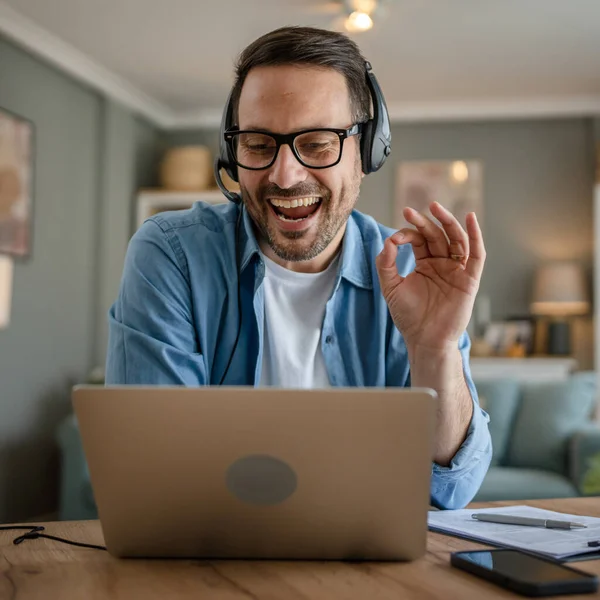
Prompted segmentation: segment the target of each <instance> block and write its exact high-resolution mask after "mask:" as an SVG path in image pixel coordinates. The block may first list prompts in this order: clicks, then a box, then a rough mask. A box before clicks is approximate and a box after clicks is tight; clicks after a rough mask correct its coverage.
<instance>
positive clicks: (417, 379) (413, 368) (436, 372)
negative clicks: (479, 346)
mask: <svg viewBox="0 0 600 600" xmlns="http://www.w3.org/2000/svg"><path fill="white" fill-rule="evenodd" d="M407 350H408V361H409V363H410V372H411V385H412V386H413V387H430V388H433V389H435V390H436V391H437V392H438V393H440V392H442V391H449V389H451V388H454V387H455V386H456V385H460V384H461V383H464V371H463V362H462V355H461V353H460V350H459V349H458V345H457V344H453V345H451V346H450V345H449V346H447V347H443V346H439V347H436V348H431V347H424V346H413V347H412V348H411V347H408V348H407Z"/></svg>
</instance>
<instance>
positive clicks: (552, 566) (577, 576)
mask: <svg viewBox="0 0 600 600" xmlns="http://www.w3.org/2000/svg"><path fill="white" fill-rule="evenodd" d="M450 564H451V565H452V566H453V567H456V568H458V569H463V570H464V571H468V572H469V573H473V574H474V575H477V576H479V577H483V579H487V580H488V581H491V582H493V583H495V584H497V585H499V586H501V587H504V588H506V589H509V590H511V591H513V592H517V593H518V594H522V595H523V596H558V595H560V594H587V593H593V592H595V591H596V590H597V589H598V579H597V577H596V576H595V575H590V574H589V573H584V572H583V571H578V570H577V569H572V568H571V567H565V566H564V565H561V564H559V563H556V562H552V561H551V560H550V559H545V558H541V557H539V556H534V555H532V554H527V553H526V552H520V551H519V550H505V549H498V550H474V551H473V552H453V553H452V554H451V555H450Z"/></svg>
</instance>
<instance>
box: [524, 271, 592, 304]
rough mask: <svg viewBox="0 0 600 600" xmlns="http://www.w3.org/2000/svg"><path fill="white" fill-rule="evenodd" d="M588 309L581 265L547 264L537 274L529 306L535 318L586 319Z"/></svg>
mask: <svg viewBox="0 0 600 600" xmlns="http://www.w3.org/2000/svg"><path fill="white" fill-rule="evenodd" d="M589 309H590V303H589V298H588V293H587V286H586V282H585V275H584V272H583V268H582V267H581V265H579V264H578V263H573V262H559V263H550V264H547V265H543V266H541V267H540V268H539V269H538V270H537V272H536V275H535V281H534V286H533V299H532V303H531V312H532V313H533V314H534V315H548V316H574V315H585V314H586V313H587V312H588V311H589Z"/></svg>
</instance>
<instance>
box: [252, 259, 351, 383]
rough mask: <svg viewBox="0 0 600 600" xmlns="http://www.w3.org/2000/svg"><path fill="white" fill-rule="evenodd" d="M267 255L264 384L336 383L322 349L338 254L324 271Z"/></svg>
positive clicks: (262, 381)
mask: <svg viewBox="0 0 600 600" xmlns="http://www.w3.org/2000/svg"><path fill="white" fill-rule="evenodd" d="M262 258H263V260H264V262H265V278H264V281H263V286H264V297H265V319H264V332H263V333H264V335H263V340H264V350H263V359H262V372H261V378H260V385H263V386H276V387H284V388H327V387H331V384H330V382H329V376H328V375H327V371H326V369H325V360H324V358H323V351H322V349H321V327H322V326H323V318H324V317H325V305H326V303H327V300H329V297H330V296H331V293H332V291H333V286H334V284H335V277H336V273H337V265H338V262H339V254H338V255H337V256H336V258H335V259H334V260H333V261H332V262H331V264H330V265H329V266H328V267H327V269H325V270H324V271H321V272H320V273H297V272H295V271H290V270H289V269H286V268H285V267H282V266H281V265H278V264H277V263H276V262H274V261H272V260H271V259H270V258H268V257H266V256H265V255H264V254H263V257H262Z"/></svg>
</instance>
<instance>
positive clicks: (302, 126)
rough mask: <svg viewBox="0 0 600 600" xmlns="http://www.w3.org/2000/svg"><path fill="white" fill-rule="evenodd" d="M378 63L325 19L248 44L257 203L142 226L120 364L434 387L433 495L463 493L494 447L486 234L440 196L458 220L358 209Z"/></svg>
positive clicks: (216, 374) (202, 208)
mask: <svg viewBox="0 0 600 600" xmlns="http://www.w3.org/2000/svg"><path fill="white" fill-rule="evenodd" d="M365 72H366V71H365V60H364V58H363V57H362V56H361V55H360V52H359V50H358V48H357V47H356V45H355V44H354V43H353V42H352V41H350V40H349V39H348V38H346V37H345V36H343V35H341V34H338V33H334V32H329V31H322V30H317V29H312V28H291V27H288V28H283V29H280V30H277V31H273V32H271V33H269V34H266V35H265V36H263V37H262V38H260V39H258V40H256V41H255V42H254V43H253V44H251V45H250V46H249V47H248V48H247V49H246V50H245V51H244V52H243V53H242V55H241V57H240V59H239V63H238V66H237V73H236V74H237V78H236V83H235V86H234V88H233V91H232V96H231V102H232V103H233V119H234V123H235V125H236V127H235V128H233V129H232V130H231V131H230V132H229V142H228V143H230V147H231V150H232V154H233V156H234V160H235V162H236V163H237V167H238V177H239V183H240V188H241V194H242V198H243V205H242V206H243V207H242V208H240V206H238V205H236V204H234V203H229V204H228V205H219V206H208V205H205V204H202V203H199V204H197V205H195V206H194V208H192V209H191V210H189V211H184V212H181V213H170V214H162V215H156V216H154V217H152V218H151V219H150V220H149V221H147V222H146V223H145V224H144V225H143V226H142V228H141V229H140V230H139V231H138V232H137V233H136V235H135V236H134V237H133V239H132V240H131V243H130V247H129V249H128V253H127V258H126V262H125V269H124V274H123V281H122V285H121V290H120V293H119V297H118V299H117V301H116V303H115V304H114V306H113V307H112V309H111V311H110V340H109V349H108V365H107V379H106V380H107V383H108V384H137V385H141V384H144V385H152V384H155V385H165V384H167V385H188V386H198V385H209V384H210V385H218V384H220V383H224V384H227V385H276V386H281V387H325V386H330V385H334V386H410V385H412V386H415V387H417V386H418V387H421V386H424V387H430V388H433V389H435V390H436V391H437V393H438V395H439V413H438V424H437V429H436V441H435V453H434V464H433V467H432V485H431V499H432V503H433V504H435V505H437V506H439V507H443V508H459V507H462V506H464V505H465V504H466V503H468V502H469V501H470V500H471V499H472V497H473V496H474V494H475V493H476V491H477V489H478V488H479V486H480V483H481V481H482V479H483V477H484V475H485V473H486V471H487V468H488V465H489V462H490V458H491V443H490V437H489V432H488V428H487V415H486V414H485V413H484V412H483V411H482V410H481V409H480V408H479V406H478V402H477V396H476V391H475V388H474V386H473V382H472V380H471V377H470V372H469V367H468V355H469V347H470V342H469V339H468V337H467V335H466V333H465V329H466V326H467V324H468V321H469V318H470V315H471V312H472V309H473V303H474V299H475V295H476V292H477V289H478V286H479V280H480V277H481V273H482V269H483V263H484V259H485V251H484V245H483V240H482V234H481V231H480V228H479V226H478V224H477V220H476V218H475V215H474V214H471V215H469V217H468V220H467V224H466V225H467V232H465V231H464V230H463V228H462V227H461V226H460V224H459V223H458V221H457V220H456V219H455V218H454V216H453V215H451V214H450V213H449V212H448V211H446V210H445V209H444V208H442V207H441V206H440V205H438V204H433V205H432V206H431V211H432V213H433V215H434V216H435V217H436V218H437V219H438V220H439V222H441V223H442V225H443V229H442V228H440V227H439V226H437V225H436V224H435V223H434V221H432V220H430V219H429V218H427V217H426V216H424V215H422V214H420V213H418V212H416V211H414V210H412V209H410V208H407V209H406V210H405V213H404V214H405V217H406V219H407V220H408V221H409V222H410V223H411V224H412V225H414V227H415V229H412V228H411V229H404V230H402V231H399V232H396V233H393V232H392V230H389V229H388V228H386V227H384V226H382V225H379V224H377V223H376V222H375V221H374V220H373V219H371V218H370V217H367V216H365V215H363V214H361V213H359V212H357V211H355V210H354V206H355V203H356V201H357V198H358V193H359V187H360V183H361V179H362V176H363V173H362V172H361V150H360V135H356V133H357V128H356V127H354V125H356V124H357V123H364V122H365V121H366V120H368V119H369V113H370V96H369V90H368V87H367V84H366V78H365ZM314 130H318V131H314ZM329 130H333V131H329ZM286 134H295V135H294V136H293V140H292V137H290V136H289V135H288V137H287V138H285V139H284V140H282V139H281V137H279V138H277V136H282V135H286ZM272 136H275V137H272ZM240 211H241V212H240ZM238 217H239V218H238ZM406 459H407V460H410V457H408V456H407V457H406Z"/></svg>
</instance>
